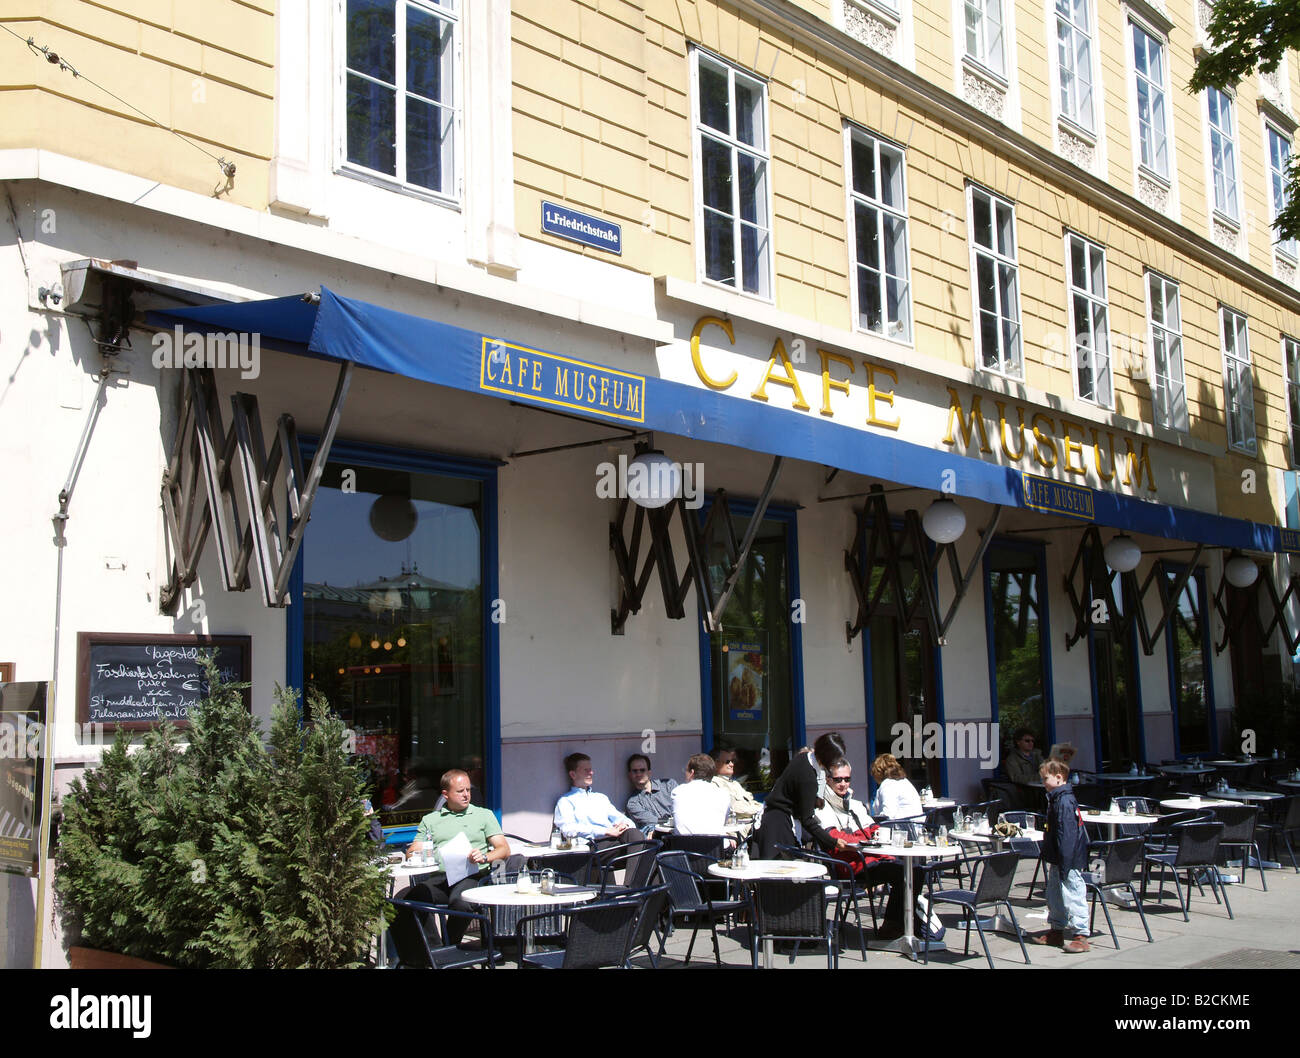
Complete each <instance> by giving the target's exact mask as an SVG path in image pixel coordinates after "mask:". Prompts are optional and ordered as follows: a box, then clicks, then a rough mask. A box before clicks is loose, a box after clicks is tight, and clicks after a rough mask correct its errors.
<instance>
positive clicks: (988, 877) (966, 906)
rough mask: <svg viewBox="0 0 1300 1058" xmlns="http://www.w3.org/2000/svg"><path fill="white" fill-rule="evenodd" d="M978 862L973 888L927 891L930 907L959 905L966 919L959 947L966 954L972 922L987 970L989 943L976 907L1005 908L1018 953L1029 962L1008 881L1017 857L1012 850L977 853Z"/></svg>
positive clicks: (927, 941) (1013, 875) (927, 945)
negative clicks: (979, 865)
mask: <svg viewBox="0 0 1300 1058" xmlns="http://www.w3.org/2000/svg"><path fill="white" fill-rule="evenodd" d="M977 862H978V863H980V864H981V865H982V869H981V870H980V872H979V884H978V885H976V886H975V888H974V889H939V890H937V891H934V892H931V894H930V907H931V908H934V907H936V906H937V905H939V904H953V905H954V906H956V907H960V908H961V910H962V917H963V918H964V919H965V920H966V944H965V947H963V948H962V954H964V955H969V954H970V926H971V923H972V922H974V923H975V928H976V930H978V931H979V936H980V943H981V944H982V945H983V946H984V957H985V958H986V959H988V961H989V969H994V968H995V967H994V965H993V956H992V955H991V954H990V953H989V942H988V940H987V939H986V938H985V936H984V927H983V926H982V925H980V919H979V914H978V912H979V910H980V909H981V908H992V909H994V910H996V909H997V908H998V907H1005V908H1006V909H1007V916H1008V918H1009V919H1010V920H1011V928H1012V929H1014V930H1015V931H1016V939H1017V940H1018V941H1019V942H1020V952H1021V954H1022V955H1024V957H1025V964H1026V965H1029V951H1028V950H1027V949H1026V948H1025V938H1024V936H1023V934H1022V933H1021V931H1020V924H1019V923H1018V922H1017V921H1016V912H1015V908H1013V907H1012V906H1011V883H1012V882H1014V881H1015V878H1016V865H1017V864H1018V863H1019V862H1020V856H1019V855H1018V854H1017V853H1015V852H1012V851H1007V852H994V853H990V854H989V855H987V856H980V857H978V860H977ZM924 961H926V962H929V961H930V932H929V931H928V930H927V931H926V933H925V954H924Z"/></svg>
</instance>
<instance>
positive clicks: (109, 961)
mask: <svg viewBox="0 0 1300 1058" xmlns="http://www.w3.org/2000/svg"><path fill="white" fill-rule="evenodd" d="M68 967H69V968H70V969H73V970H174V969H176V967H174V966H171V965H169V964H167V963H162V962H150V961H149V960H148V959H137V958H136V957H135V956H134V955H119V954H118V953H117V952H115V951H100V950H99V949H98V948H83V947H81V946H80V945H77V944H74V945H73V946H72V947H70V948H69V949H68Z"/></svg>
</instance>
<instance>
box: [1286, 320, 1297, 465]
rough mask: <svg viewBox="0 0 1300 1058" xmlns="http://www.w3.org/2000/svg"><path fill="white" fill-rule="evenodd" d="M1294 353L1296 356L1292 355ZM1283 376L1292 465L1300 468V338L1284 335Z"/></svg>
mask: <svg viewBox="0 0 1300 1058" xmlns="http://www.w3.org/2000/svg"><path fill="white" fill-rule="evenodd" d="M1292 354H1294V356H1292ZM1282 376H1283V378H1284V380H1285V383H1286V415H1287V426H1288V427H1289V429H1288V431H1287V436H1288V437H1289V438H1290V442H1291V443H1290V446H1289V447H1290V449H1291V466H1292V467H1293V468H1296V469H1300V339H1296V338H1292V337H1291V336H1290V335H1288V334H1284V335H1282Z"/></svg>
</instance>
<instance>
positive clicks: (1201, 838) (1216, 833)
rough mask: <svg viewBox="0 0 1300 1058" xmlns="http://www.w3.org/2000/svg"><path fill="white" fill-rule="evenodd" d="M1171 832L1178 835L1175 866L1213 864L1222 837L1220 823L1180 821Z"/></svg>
mask: <svg viewBox="0 0 1300 1058" xmlns="http://www.w3.org/2000/svg"><path fill="white" fill-rule="evenodd" d="M1173 833H1174V834H1176V835H1177V836H1178V855H1177V856H1176V857H1175V859H1174V866H1175V867H1201V866H1207V867H1208V866H1213V864H1214V860H1215V857H1216V856H1218V854H1219V842H1220V841H1221V840H1222V837H1223V824H1222V823H1180V824H1179V825H1178V826H1176V827H1175V828H1174V830H1173Z"/></svg>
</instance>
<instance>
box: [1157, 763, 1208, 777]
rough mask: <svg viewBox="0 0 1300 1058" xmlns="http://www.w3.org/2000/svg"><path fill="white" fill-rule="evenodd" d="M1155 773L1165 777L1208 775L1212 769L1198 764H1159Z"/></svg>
mask: <svg viewBox="0 0 1300 1058" xmlns="http://www.w3.org/2000/svg"><path fill="white" fill-rule="evenodd" d="M1156 771H1162V772H1164V773H1165V774H1166V775H1209V774H1210V772H1212V771H1214V769H1213V768H1207V767H1205V766H1204V765H1200V764H1159V765H1157V766H1156Z"/></svg>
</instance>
